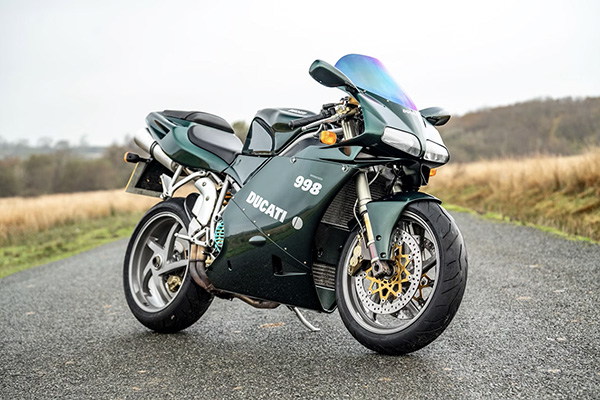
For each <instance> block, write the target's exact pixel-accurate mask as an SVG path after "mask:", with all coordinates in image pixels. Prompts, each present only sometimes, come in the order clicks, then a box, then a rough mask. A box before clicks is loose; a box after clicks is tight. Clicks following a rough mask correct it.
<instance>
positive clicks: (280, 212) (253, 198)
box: [246, 191, 287, 222]
mask: <svg viewBox="0 0 600 400" xmlns="http://www.w3.org/2000/svg"><path fill="white" fill-rule="evenodd" d="M246 202H247V203H248V204H252V206H253V207H254V208H257V209H258V210H259V211H260V212H262V213H263V214H266V215H268V216H269V217H271V218H273V219H275V220H277V221H279V222H283V220H284V219H285V217H286V215H287V211H285V210H284V209H282V208H279V207H277V206H276V205H275V204H271V203H270V202H269V201H268V200H267V199H264V198H263V197H262V196H259V195H257V194H256V193H254V192H252V191H251V192H250V194H249V195H248V198H247V199H246Z"/></svg>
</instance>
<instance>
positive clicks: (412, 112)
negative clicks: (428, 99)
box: [402, 108, 421, 117]
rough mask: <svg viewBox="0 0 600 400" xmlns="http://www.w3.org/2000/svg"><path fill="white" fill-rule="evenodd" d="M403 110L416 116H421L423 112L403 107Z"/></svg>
mask: <svg viewBox="0 0 600 400" xmlns="http://www.w3.org/2000/svg"><path fill="white" fill-rule="evenodd" d="M402 112H403V113H404V114H410V115H414V116H415V117H420V116H421V114H420V113H418V112H416V111H415V110H407V109H406V108H403V109H402Z"/></svg>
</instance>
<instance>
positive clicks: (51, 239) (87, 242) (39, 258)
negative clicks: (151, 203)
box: [0, 213, 142, 278]
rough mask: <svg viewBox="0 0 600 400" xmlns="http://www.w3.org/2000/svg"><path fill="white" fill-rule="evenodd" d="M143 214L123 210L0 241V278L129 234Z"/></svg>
mask: <svg viewBox="0 0 600 400" xmlns="http://www.w3.org/2000/svg"><path fill="white" fill-rule="evenodd" d="M141 217H142V213H123V214H116V215H111V216H108V217H103V218H97V219H88V220H83V221H79V222H71V223H66V224H61V225H57V226H54V227H52V228H50V229H48V230H45V231H41V232H34V233H29V234H22V235H19V236H17V237H12V238H11V243H6V242H4V243H2V242H0V278H2V277H4V276H7V275H10V274H13V273H15V272H18V271H22V270H24V269H27V268H31V267H35V266H38V265H42V264H46V263H49V262H51V261H56V260H60V259H62V258H66V257H70V256H72V255H74V254H77V253H81V252H83V251H85V250H89V249H92V248H94V247H96V246H99V245H101V244H105V243H109V242H112V241H114V240H117V239H121V238H125V237H129V236H130V235H131V233H132V232H133V229H134V228H135V225H136V223H137V221H138V220H139V219H140V218H141Z"/></svg>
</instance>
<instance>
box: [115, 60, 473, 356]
mask: <svg viewBox="0 0 600 400" xmlns="http://www.w3.org/2000/svg"><path fill="white" fill-rule="evenodd" d="M309 73H310V75H311V76H312V77H313V78H314V79H315V80H317V81H318V82H319V83H321V84H322V85H325V86H327V87H335V88H339V89H341V90H343V91H344V92H346V97H344V98H342V99H341V101H339V102H337V103H331V104H325V105H323V107H322V110H321V111H320V112H319V113H318V114H315V113H313V112H310V111H307V110H301V109H296V108H272V109H264V110H261V111H259V112H258V113H257V114H256V117H255V118H254V119H253V120H252V123H251V125H250V129H249V131H248V135H247V138H246V140H245V142H244V143H242V142H241V141H240V140H239V139H238V138H237V136H235V135H234V132H233V129H232V127H231V126H230V125H229V124H228V123H227V122H226V121H225V120H224V119H222V118H220V117H217V116H215V115H211V114H207V113H204V112H188V111H163V112H153V113H150V114H149V115H148V117H147V118H146V123H147V128H144V129H142V130H140V131H139V132H138V133H137V134H136V135H135V142H136V144H137V145H138V146H139V147H140V148H141V149H142V150H144V151H145V152H146V153H147V154H148V155H149V156H147V157H142V156H139V155H137V154H133V153H128V154H126V160H127V161H128V162H132V163H136V164H137V165H136V168H135V170H134V172H133V174H132V177H131V179H130V182H129V184H128V187H127V191H129V192H132V193H137V194H143V195H151V196H157V197H160V198H161V199H162V200H163V201H162V202H160V203H158V204H157V205H156V206H154V207H153V208H151V209H150V210H149V211H148V212H147V213H146V214H145V216H144V217H143V218H142V219H141V221H140V222H139V223H138V225H137V227H136V228H135V231H134V233H133V235H132V237H131V240H130V242H129V245H128V247H127V252H126V255H125V263H124V274H123V278H124V286H125V295H126V298H127V302H128V304H129V307H130V308H131V311H132V312H133V314H134V316H135V317H136V318H137V319H138V320H139V321H140V322H141V323H142V324H143V325H145V326H146V327H148V328H150V329H152V330H154V331H157V332H165V333H170V332H177V331H179V330H182V329H185V328H187V327H189V326H190V325H192V324H193V323H195V322H196V321H197V320H198V319H199V318H200V317H201V316H202V314H203V313H204V312H205V311H206V309H207V308H208V306H209V305H210V303H211V301H212V300H213V298H214V297H215V296H216V297H220V298H225V299H234V298H237V299H240V300H242V301H244V302H246V303H248V304H250V305H252V306H254V307H259V308H275V307H277V306H279V305H285V306H287V307H289V308H290V309H291V310H293V311H294V312H295V313H296V314H297V316H298V317H299V318H300V320H301V321H302V322H303V323H304V324H305V325H306V326H307V327H308V328H310V329H312V330H317V328H315V327H314V326H313V325H312V324H311V323H310V322H308V321H307V320H306V319H305V318H304V316H303V315H302V313H301V312H300V310H299V309H300V308H303V309H309V310H316V311H320V312H327V313H330V312H333V311H334V310H335V309H336V307H337V308H339V312H340V315H341V317H342V320H343V322H344V324H345V325H346V327H347V328H348V330H349V331H350V333H351V334H352V335H353V336H354V337H355V338H356V339H357V340H358V341H359V342H360V343H362V344H363V345H364V346H366V347H368V348H369V349H372V350H374V351H377V352H380V353H385V354H405V353H409V352H412V351H415V350H418V349H420V348H422V347H424V346H426V345H427V344H429V343H431V342H432V341H433V340H434V339H435V338H436V337H437V336H439V335H440V334H441V333H442V332H443V331H444V329H445V328H446V327H447V326H448V324H449V323H450V321H451V320H452V318H453V317H454V315H455V313H456V311H457V309H458V307H459V304H460V302H461V300H462V297H463V293H464V291H465V285H466V281H467V253H466V249H465V245H464V241H463V238H462V235H461V233H460V231H459V230H458V228H457V227H456V224H455V222H454V220H453V218H452V217H451V216H450V215H449V214H448V213H447V212H446V211H445V210H444V209H443V208H442V207H441V206H440V201H439V200H438V199H436V198H435V197H432V196H430V195H428V194H426V193H423V192H420V191H419V188H420V187H421V186H424V185H426V184H427V183H428V180H429V177H430V176H431V175H433V174H434V173H435V168H437V167H439V166H441V165H443V164H446V163H447V162H448V160H449V153H448V150H447V149H446V147H445V146H444V143H443V141H442V139H441V137H440V135H439V133H438V131H437V130H436V129H435V126H439V125H443V124H445V123H446V122H447V121H448V120H449V119H450V115H448V113H446V112H444V110H442V109H441V108H428V109H424V110H420V111H419V110H417V108H416V107H415V105H414V104H413V102H412V101H411V99H410V98H409V97H408V96H407V95H406V93H404V92H403V91H402V89H401V88H400V87H399V86H398V85H397V84H396V82H395V81H394V80H393V78H392V77H391V76H390V74H389V73H388V71H387V70H386V69H385V67H384V66H383V65H382V64H381V63H380V62H379V61H378V60H376V59H374V58H371V57H367V56H362V55H356V54H350V55H347V56H344V57H342V58H341V59H340V60H339V61H338V62H337V63H336V65H335V67H334V66H332V65H330V64H328V63H326V62H324V61H321V60H317V61H315V62H314V63H313V64H312V65H311V67H310V70H309ZM184 186H185V187H187V188H190V187H192V188H193V190H192V193H191V194H189V195H188V196H186V197H185V198H181V197H174V195H175V192H176V191H177V190H178V189H180V188H182V187H184ZM188 192H189V189H188Z"/></svg>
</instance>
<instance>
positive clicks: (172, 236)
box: [164, 222, 180, 254]
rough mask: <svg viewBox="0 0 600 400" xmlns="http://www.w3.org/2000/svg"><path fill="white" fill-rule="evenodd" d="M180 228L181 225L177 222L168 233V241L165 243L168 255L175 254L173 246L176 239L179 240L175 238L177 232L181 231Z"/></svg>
mask: <svg viewBox="0 0 600 400" xmlns="http://www.w3.org/2000/svg"><path fill="white" fill-rule="evenodd" d="M179 228H180V225H179V224H178V223H177V222H175V223H174V224H173V226H172V227H171V229H169V233H167V240H166V241H165V247H164V250H165V252H166V254H171V253H173V246H174V244H175V239H177V238H176V237H175V233H177V231H179Z"/></svg>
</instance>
